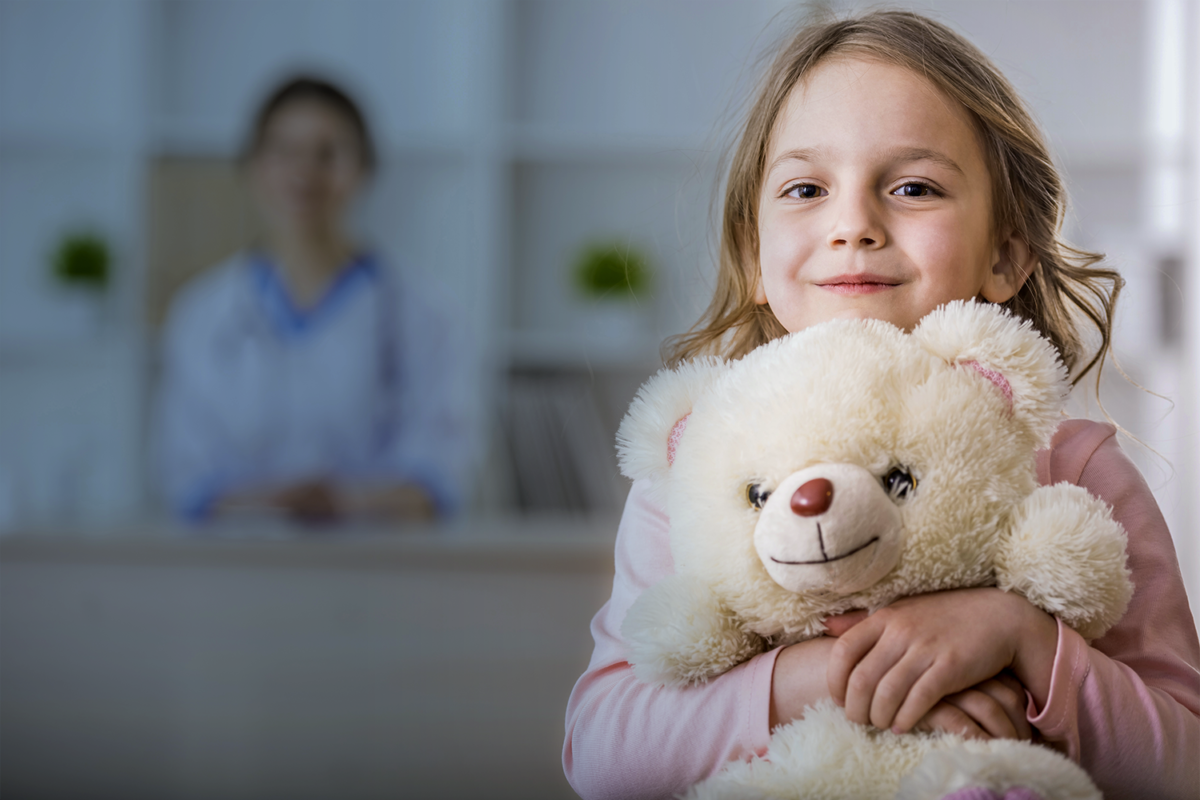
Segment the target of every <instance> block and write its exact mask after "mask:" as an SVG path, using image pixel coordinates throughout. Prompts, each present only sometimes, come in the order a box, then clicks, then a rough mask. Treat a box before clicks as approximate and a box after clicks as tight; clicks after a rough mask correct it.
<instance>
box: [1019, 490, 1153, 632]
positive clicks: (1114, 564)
mask: <svg viewBox="0 0 1200 800" xmlns="http://www.w3.org/2000/svg"><path fill="white" fill-rule="evenodd" d="M1010 532H1011V535H1010V536H1009V537H1008V538H1007V539H1006V540H1005V542H1004V544H1003V545H1002V546H1001V548H1000V550H999V552H998V553H997V558H996V577H997V584H998V585H999V587H1000V588H1001V589H1003V590H1005V591H1015V592H1017V593H1019V594H1021V595H1023V596H1025V598H1027V599H1028V600H1029V601H1030V602H1031V603H1033V604H1034V605H1036V606H1038V607H1039V608H1041V609H1042V610H1044V611H1046V612H1048V613H1050V614H1053V615H1055V616H1056V617H1058V618H1059V619H1061V620H1062V621H1063V622H1064V623H1066V624H1067V625H1069V626H1070V627H1072V628H1074V629H1075V630H1076V631H1078V632H1079V633H1080V634H1081V635H1082V636H1083V637H1084V638H1085V639H1096V638H1099V637H1100V636H1102V635H1103V634H1104V633H1105V632H1106V631H1107V630H1108V629H1109V628H1111V627H1112V626H1113V625H1115V624H1116V623H1117V621H1118V620H1120V618H1121V616H1122V615H1123V614H1124V613H1125V609H1126V607H1127V606H1128V605H1129V599H1130V597H1131V596H1132V595H1133V584H1132V582H1131V580H1130V576H1129V569H1128V568H1127V567H1126V563H1125V562H1126V555H1125V543H1126V537H1125V529H1124V528H1122V527H1121V525H1120V524H1119V523H1118V522H1117V521H1116V520H1114V519H1113V518H1112V513H1111V512H1110V510H1109V508H1108V506H1107V505H1105V503H1104V502H1103V501H1101V500H1099V499H1097V498H1095V497H1093V496H1092V495H1090V494H1089V493H1088V492H1087V490H1086V489H1083V488H1081V487H1079V486H1074V485H1072V484H1069V483H1060V484H1057V485H1055V486H1043V487H1040V488H1038V489H1037V490H1036V491H1034V492H1033V494H1031V495H1029V497H1027V498H1026V499H1025V500H1024V501H1023V502H1022V503H1021V504H1020V506H1018V508H1017V509H1016V510H1015V511H1014V513H1013V515H1012V518H1011V531H1010Z"/></svg>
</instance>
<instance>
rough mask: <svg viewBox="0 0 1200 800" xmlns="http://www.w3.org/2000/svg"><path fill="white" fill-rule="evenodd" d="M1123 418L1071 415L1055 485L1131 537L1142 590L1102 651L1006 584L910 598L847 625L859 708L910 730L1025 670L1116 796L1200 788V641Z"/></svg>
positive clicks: (1082, 758)
mask: <svg viewBox="0 0 1200 800" xmlns="http://www.w3.org/2000/svg"><path fill="white" fill-rule="evenodd" d="M1114 433H1115V430H1114V429H1113V428H1112V427H1111V426H1102V425H1098V424H1096V423H1089V422H1086V421H1073V422H1069V423H1064V425H1063V426H1062V427H1061V428H1060V429H1059V431H1058V433H1057V434H1056V435H1055V440H1054V443H1053V445H1052V448H1051V450H1050V451H1047V452H1045V453H1043V454H1041V458H1040V463H1039V478H1040V479H1041V481H1042V483H1054V482H1058V481H1061V480H1068V481H1070V482H1072V483H1077V484H1078V485H1081V486H1084V487H1085V488H1087V489H1088V490H1089V491H1091V492H1092V493H1093V494H1095V495H1096V496H1098V497H1100V498H1101V499H1103V500H1105V501H1106V502H1107V503H1109V504H1110V505H1111V506H1112V508H1113V516H1114V517H1115V518H1116V519H1117V520H1118V521H1119V522H1121V524H1122V525H1124V526H1125V529H1126V531H1127V532H1128V534H1129V548H1128V550H1129V560H1128V563H1129V567H1130V569H1131V570H1132V572H1133V581H1134V586H1135V593H1134V597H1133V600H1132V602H1131V603H1130V607H1129V610H1128V611H1127V612H1126V615H1125V617H1124V618H1123V619H1122V620H1121V621H1120V622H1119V623H1118V624H1117V625H1116V626H1115V627H1114V628H1113V629H1112V630H1111V631H1109V632H1108V633H1107V634H1106V635H1105V636H1104V637H1102V638H1101V639H1099V640H1097V641H1096V642H1095V643H1094V644H1093V645H1092V646H1088V644H1087V643H1086V642H1084V640H1083V639H1082V638H1081V637H1080V636H1079V635H1078V634H1077V633H1075V632H1074V631H1072V630H1070V629H1069V628H1066V627H1065V626H1063V625H1062V624H1060V623H1057V622H1054V621H1052V620H1050V618H1048V617H1046V615H1044V614H1043V613H1042V612H1040V611H1038V610H1037V609H1034V608H1033V607H1032V606H1030V605H1029V604H1028V603H1027V602H1026V601H1024V600H1023V599H1021V598H1019V597H1016V596H1013V595H1005V594H1004V593H1002V592H999V591H998V590H996V589H974V590H960V591H954V592H943V593H940V594H935V595H924V596H921V597H913V598H906V599H905V600H901V601H898V602H897V603H895V604H893V605H892V606H891V607H889V608H887V609H883V610H882V611H880V612H879V613H877V614H875V615H873V616H872V617H871V618H869V619H867V620H866V621H864V622H863V623H860V624H859V625H856V626H855V627H854V628H853V629H851V630H850V631H848V632H847V633H846V634H845V635H844V636H843V637H841V639H840V640H839V642H838V643H837V644H836V645H835V648H834V652H833V654H832V655H831V660H830V690H831V693H832V694H833V696H834V697H835V698H837V699H839V700H841V701H844V702H845V705H846V711H847V715H848V716H850V718H851V719H856V720H858V721H864V722H865V721H868V720H869V721H871V722H873V723H874V724H876V725H882V726H891V725H896V726H897V727H900V728H908V727H911V725H912V724H913V720H914V719H915V718H916V717H919V716H920V715H921V714H922V713H924V709H925V708H928V707H929V705H930V704H931V703H933V702H936V700H937V698H939V697H942V696H943V695H945V694H948V693H950V692H954V691H957V690H958V689H959V688H960V687H961V686H964V685H968V684H970V683H972V682H973V681H975V680H978V674H983V673H988V672H991V671H995V670H997V669H1000V668H1012V669H1014V671H1015V672H1016V673H1017V676H1018V677H1019V678H1021V680H1022V681H1023V682H1024V683H1025V684H1026V686H1027V688H1028V689H1029V694H1030V697H1029V708H1028V712H1027V713H1028V717H1029V722H1030V723H1031V724H1033V725H1034V726H1036V727H1037V728H1038V729H1039V731H1040V732H1041V734H1042V736H1043V737H1044V738H1045V739H1046V740H1047V741H1049V742H1051V743H1054V744H1055V745H1057V746H1059V747H1061V748H1062V749H1064V750H1066V751H1067V753H1068V754H1069V755H1071V756H1072V757H1073V758H1075V759H1076V760H1078V761H1079V762H1080V763H1081V764H1082V766H1083V767H1084V768H1085V769H1087V770H1088V772H1089V773H1090V774H1091V775H1092V777H1093V779H1094V780H1095V781H1096V783H1097V785H1098V786H1099V787H1100V789H1101V790H1102V791H1104V793H1105V795H1106V796H1108V797H1151V796H1153V797H1162V798H1173V797H1184V796H1187V797H1191V796H1193V795H1194V792H1195V787H1196V786H1197V785H1198V783H1200V761H1198V760H1197V759H1196V757H1195V754H1196V753H1197V752H1200V672H1198V671H1197V668H1198V667H1200V643H1198V642H1197V637H1196V629H1195V624H1194V622H1193V621H1192V616H1191V612H1190V610H1189V608H1188V604H1187V597H1186V594H1185V592H1184V589H1183V582H1182V578H1181V576H1180V572H1179V565H1178V563H1177V561H1176V559H1175V551H1174V547H1173V545H1172V542H1171V538H1170V534H1169V533H1168V531H1167V528H1166V524H1165V522H1164V521H1163V518H1162V515H1161V513H1159V510H1158V507H1157V505H1156V504H1155V503H1154V499H1153V496H1152V495H1151V493H1150V490H1149V488H1148V487H1147V486H1146V484H1145V481H1144V480H1143V479H1142V477H1141V475H1140V474H1139V473H1138V471H1137V469H1136V468H1135V467H1134V466H1133V464H1132V463H1130V462H1129V460H1128V459H1127V458H1126V457H1125V456H1124V454H1122V453H1121V451H1120V449H1119V448H1118V447H1117V445H1116V442H1115V440H1114V439H1113V434H1114Z"/></svg>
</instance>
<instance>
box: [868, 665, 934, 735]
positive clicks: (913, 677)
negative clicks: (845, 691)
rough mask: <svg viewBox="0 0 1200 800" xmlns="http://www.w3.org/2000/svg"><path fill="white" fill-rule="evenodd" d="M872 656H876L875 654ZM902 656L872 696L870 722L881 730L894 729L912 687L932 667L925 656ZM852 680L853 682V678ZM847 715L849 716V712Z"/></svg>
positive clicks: (882, 678) (890, 668) (882, 679)
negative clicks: (897, 716) (894, 722)
mask: <svg viewBox="0 0 1200 800" xmlns="http://www.w3.org/2000/svg"><path fill="white" fill-rule="evenodd" d="M877 649H878V648H877ZM872 655H874V653H873V652H872ZM901 655H902V656H903V657H901V658H898V659H897V660H896V662H895V663H893V664H892V665H890V667H889V668H888V670H887V672H886V673H885V674H884V675H883V676H881V677H880V678H879V680H878V681H877V683H876V685H875V691H874V693H873V694H872V696H871V706H870V711H869V717H870V722H871V724H872V725H874V726H875V727H876V728H879V729H880V730H887V729H888V728H890V727H892V724H893V722H892V721H893V720H894V719H895V717H896V712H897V711H899V710H900V707H901V705H902V704H903V703H904V701H905V699H906V698H907V697H908V695H909V692H910V691H911V689H912V687H913V686H914V685H916V683H917V681H919V680H920V678H921V676H922V675H924V674H925V672H926V671H927V670H928V669H929V667H930V660H928V659H927V657H925V656H922V655H919V654H914V653H911V652H910V653H907V654H904V653H901ZM851 679H852V680H853V677H852V678H851ZM939 699H940V698H939ZM849 707H850V706H849V700H847V709H849ZM847 715H849V711H848V710H847ZM922 716H924V714H922ZM914 724H915V723H914Z"/></svg>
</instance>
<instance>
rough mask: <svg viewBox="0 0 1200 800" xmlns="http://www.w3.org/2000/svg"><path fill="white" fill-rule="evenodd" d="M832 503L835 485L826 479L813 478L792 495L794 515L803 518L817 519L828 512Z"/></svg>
mask: <svg viewBox="0 0 1200 800" xmlns="http://www.w3.org/2000/svg"><path fill="white" fill-rule="evenodd" d="M832 502H833V484H832V483H830V482H829V481H827V480H826V479H825V478H813V479H812V480H811V481H808V482H807V483H805V484H803V485H802V486H801V487H800V488H799V489H797V490H796V491H795V493H794V494H793V495H792V504H791V505H792V513H793V514H796V515H798V516H801V517H815V516H817V515H818V514H824V513H825V512H826V511H828V510H829V505H830V504H831V503H832Z"/></svg>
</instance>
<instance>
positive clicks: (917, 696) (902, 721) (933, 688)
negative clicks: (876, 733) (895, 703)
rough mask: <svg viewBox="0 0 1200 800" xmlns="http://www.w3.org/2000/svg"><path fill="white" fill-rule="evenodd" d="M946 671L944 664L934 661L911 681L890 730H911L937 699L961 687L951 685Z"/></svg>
mask: <svg viewBox="0 0 1200 800" xmlns="http://www.w3.org/2000/svg"><path fill="white" fill-rule="evenodd" d="M946 672H947V670H946V667H945V665H944V664H942V663H940V662H934V663H933V664H932V665H931V666H930V667H929V668H928V669H926V670H925V671H924V672H923V673H922V674H921V675H920V677H918V678H917V679H916V680H915V681H914V682H913V683H912V685H911V687H910V688H909V690H908V693H907V696H906V697H905V698H904V701H903V702H902V703H901V704H900V708H899V709H898V710H897V711H896V714H895V717H894V718H893V719H892V720H891V721H890V723H889V727H890V728H891V729H892V730H894V731H896V732H897V733H906V732H908V731H910V730H912V727H913V726H914V725H916V724H917V723H918V722H919V721H920V720H921V718H922V717H924V716H925V715H926V714H928V713H929V710H930V709H932V708H933V707H934V706H935V705H937V703H938V701H939V700H941V699H942V698H943V697H945V696H946V695H947V694H949V693H952V692H955V691H958V690H960V689H961V688H962V684H961V683H959V684H958V685H957V686H955V685H953V681H952V680H950V678H952V676H951V675H947V674H946Z"/></svg>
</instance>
